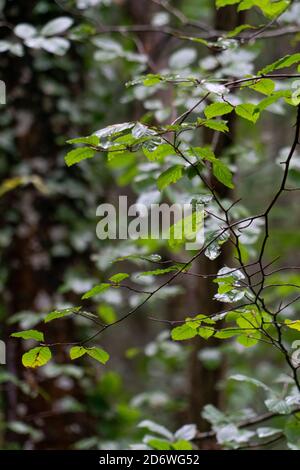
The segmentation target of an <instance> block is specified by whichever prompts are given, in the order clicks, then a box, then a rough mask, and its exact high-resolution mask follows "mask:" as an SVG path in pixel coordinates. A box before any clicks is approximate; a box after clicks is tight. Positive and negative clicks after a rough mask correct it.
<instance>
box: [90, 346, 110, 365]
mask: <svg viewBox="0 0 300 470" xmlns="http://www.w3.org/2000/svg"><path fill="white" fill-rule="evenodd" d="M86 352H87V354H88V355H89V356H90V357H92V358H93V359H96V361H98V362H101V364H106V363H107V361H108V359H109V354H108V353H107V352H106V351H104V349H102V348H96V347H93V348H88V349H87V350H86Z"/></svg>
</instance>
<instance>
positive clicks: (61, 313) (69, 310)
mask: <svg viewBox="0 0 300 470" xmlns="http://www.w3.org/2000/svg"><path fill="white" fill-rule="evenodd" d="M80 309H81V307H69V308H65V309H63V310H54V311H53V312H50V313H48V315H47V316H46V317H45V319H44V322H45V323H48V322H49V321H52V320H56V319H57V318H63V317H66V316H67V315H72V314H73V313H76V312H79V310H80Z"/></svg>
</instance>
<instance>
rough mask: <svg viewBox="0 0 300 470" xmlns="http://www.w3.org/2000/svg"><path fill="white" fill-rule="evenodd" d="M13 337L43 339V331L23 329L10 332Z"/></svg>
mask: <svg viewBox="0 0 300 470" xmlns="http://www.w3.org/2000/svg"><path fill="white" fill-rule="evenodd" d="M10 336H12V337H13V338H22V339H34V340H35V341H44V333H42V332H41V331H38V330H25V331H17V332H16V333H12V334H11V335H10Z"/></svg>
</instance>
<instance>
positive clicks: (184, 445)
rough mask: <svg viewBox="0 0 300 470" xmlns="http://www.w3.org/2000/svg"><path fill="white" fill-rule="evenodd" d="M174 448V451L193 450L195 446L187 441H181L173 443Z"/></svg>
mask: <svg viewBox="0 0 300 470" xmlns="http://www.w3.org/2000/svg"><path fill="white" fill-rule="evenodd" d="M172 448H173V449H174V450H193V446H192V444H191V443H190V442H188V441H185V440H183V439H182V440H180V441H176V442H173V443H172Z"/></svg>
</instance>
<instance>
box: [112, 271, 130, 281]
mask: <svg viewBox="0 0 300 470" xmlns="http://www.w3.org/2000/svg"><path fill="white" fill-rule="evenodd" d="M128 277H129V274H127V273H118V274H114V275H113V276H111V277H110V278H109V280H110V281H111V282H113V283H115V284H119V282H121V281H124V279H127V278H128Z"/></svg>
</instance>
